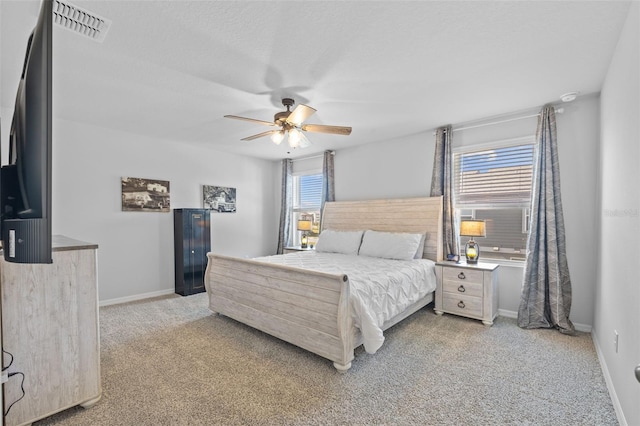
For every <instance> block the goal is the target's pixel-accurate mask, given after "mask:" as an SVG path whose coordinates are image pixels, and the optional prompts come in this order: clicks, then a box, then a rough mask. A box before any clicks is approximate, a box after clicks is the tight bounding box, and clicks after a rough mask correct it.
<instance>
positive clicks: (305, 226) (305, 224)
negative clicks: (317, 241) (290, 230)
mask: <svg viewBox="0 0 640 426" xmlns="http://www.w3.org/2000/svg"><path fill="white" fill-rule="evenodd" d="M312 225H313V223H312V222H311V221H310V220H299V221H298V231H311V226H312Z"/></svg>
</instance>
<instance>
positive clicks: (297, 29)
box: [0, 0, 630, 159]
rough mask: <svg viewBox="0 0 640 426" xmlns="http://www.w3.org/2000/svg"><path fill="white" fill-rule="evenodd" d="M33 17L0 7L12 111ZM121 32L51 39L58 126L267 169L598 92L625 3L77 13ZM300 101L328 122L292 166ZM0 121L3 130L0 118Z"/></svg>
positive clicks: (244, 6)
mask: <svg viewBox="0 0 640 426" xmlns="http://www.w3.org/2000/svg"><path fill="white" fill-rule="evenodd" d="M39 3H40V2H39V1H7V0H2V1H0V14H1V31H2V32H1V37H2V38H1V41H2V46H1V47H2V70H1V71H2V74H1V77H2V81H1V83H2V94H1V105H2V108H3V109H4V108H12V107H13V102H14V97H15V93H16V92H15V88H16V85H17V79H18V77H19V74H20V68H21V66H22V61H23V56H24V50H25V47H26V41H27V38H28V35H29V32H30V31H31V28H32V27H33V25H34V24H35V20H36V16H37V13H38V10H39ZM72 3H73V4H75V5H77V6H80V7H82V8H84V9H87V10H89V11H91V12H94V13H96V14H98V15H101V16H103V17H105V18H107V19H110V20H111V21H113V23H112V26H111V28H110V30H109V33H108V34H107V36H106V39H105V40H104V42H103V43H97V42H94V41H92V40H89V39H87V38H84V37H81V36H78V35H75V34H73V33H71V32H69V31H66V30H63V29H61V28H59V27H55V28H54V96H55V98H54V107H55V111H54V116H55V117H56V118H60V119H66V120H73V121H78V122H84V123H88V124H92V125H95V126H101V127H110V128H115V129H118V130H121V131H125V132H131V133H134V134H140V135H145V136H148V137H151V138H158V139H170V140H176V141H180V142H184V143H189V144H197V145H202V146H211V147H214V148H216V149H221V150H225V151H230V152H235V153H239V154H243V155H250V156H255V157H261V158H266V159H280V158H284V157H287V156H289V157H294V158H295V157H300V156H307V155H310V154H314V153H316V152H321V151H323V150H325V149H340V148H344V147H350V146H355V145H360V144H365V143H372V142H379V141H385V140H390V139H394V138H403V137H406V136H410V135H415V134H419V133H423V132H426V131H429V130H431V129H433V128H435V127H438V126H441V125H444V124H449V123H462V122H465V121H470V120H476V119H480V118H483V117H490V116H493V115H499V114H504V113H508V112H513V111H519V110H524V109H528V108H533V107H538V106H541V105H543V104H545V103H548V102H553V101H557V100H558V98H559V97H560V95H561V94H563V93H566V92H570V91H578V92H580V93H581V94H589V93H594V92H599V91H600V89H601V86H602V82H603V79H604V76H605V73H606V70H607V67H608V65H609V62H610V59H611V56H612V54H613V50H614V48H615V46H616V43H617V40H618V36H619V34H620V31H621V29H622V26H623V24H624V20H625V18H626V16H627V12H628V9H629V5H630V3H629V2H626V1H625V2H622V1H423V2H415V1H411V2H404V1H378V2H369V1H293V2H289V1H257V2H248V1H202V0H200V1H178V0H174V1H149V0H147V1H82V0H76V1H72ZM283 97H292V98H294V99H295V100H296V103H305V104H308V105H310V106H312V107H314V108H316V109H317V110H318V112H317V113H316V114H315V115H314V116H312V117H311V118H310V119H308V120H307V123H314V124H330V125H340V126H352V127H353V132H352V134H351V135H350V136H340V135H324V134H317V133H308V134H307V137H308V138H309V140H310V141H311V142H312V143H313V146H312V147H310V148H305V149H296V150H293V151H291V153H290V154H289V153H288V151H290V150H289V149H288V148H287V147H286V146H285V145H286V144H284V143H283V144H282V145H281V146H276V145H274V144H273V143H271V141H270V139H269V138H261V139H256V140H254V141H251V142H243V141H240V139H241V138H243V137H246V136H250V135H253V134H256V133H260V132H262V131H265V130H269V129H270V128H269V127H266V126H261V125H259V124H254V123H250V122H244V121H236V120H229V119H226V118H223V115H225V114H234V115H242V116H247V117H252V118H257V119H261V120H267V121H269V120H272V119H273V114H275V113H276V112H278V111H281V110H283V109H284V108H283V107H282V104H281V98H283ZM3 121H6V119H4V117H3Z"/></svg>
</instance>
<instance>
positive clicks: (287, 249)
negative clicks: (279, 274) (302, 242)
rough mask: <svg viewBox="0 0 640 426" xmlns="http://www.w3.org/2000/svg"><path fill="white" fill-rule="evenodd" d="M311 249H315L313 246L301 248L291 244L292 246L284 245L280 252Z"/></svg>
mask: <svg viewBox="0 0 640 426" xmlns="http://www.w3.org/2000/svg"><path fill="white" fill-rule="evenodd" d="M311 250H315V247H307V248H302V247H300V246H292V247H285V248H284V250H282V254H287V253H295V252H297V251H311Z"/></svg>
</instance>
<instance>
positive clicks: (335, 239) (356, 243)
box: [316, 229, 364, 256]
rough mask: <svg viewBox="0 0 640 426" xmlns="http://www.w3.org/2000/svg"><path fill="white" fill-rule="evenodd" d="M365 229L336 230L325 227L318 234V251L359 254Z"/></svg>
mask: <svg viewBox="0 0 640 426" xmlns="http://www.w3.org/2000/svg"><path fill="white" fill-rule="evenodd" d="M363 232H364V231H334V230H331V229H325V230H324V231H322V233H320V236H318V242H317V243H316V251H319V252H325V253H342V254H351V255H354V256H355V255H357V254H358V249H359V248H360V242H361V241H362V234H363Z"/></svg>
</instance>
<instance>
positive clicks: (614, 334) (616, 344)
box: [613, 330, 620, 353]
mask: <svg viewBox="0 0 640 426" xmlns="http://www.w3.org/2000/svg"><path fill="white" fill-rule="evenodd" d="M613 336H614V338H613V344H614V347H615V349H616V353H618V340H619V337H620V336H619V335H618V332H617V331H616V330H613Z"/></svg>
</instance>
